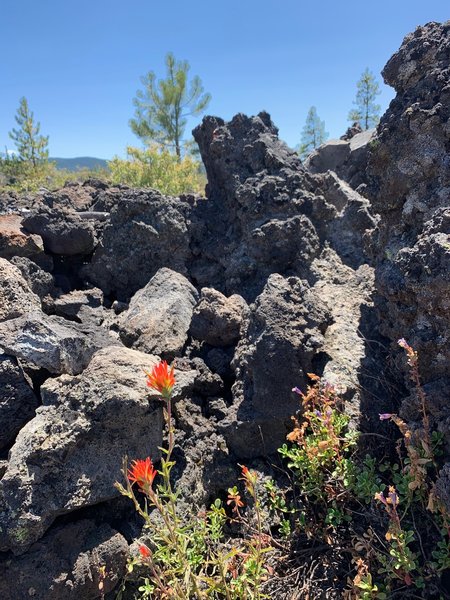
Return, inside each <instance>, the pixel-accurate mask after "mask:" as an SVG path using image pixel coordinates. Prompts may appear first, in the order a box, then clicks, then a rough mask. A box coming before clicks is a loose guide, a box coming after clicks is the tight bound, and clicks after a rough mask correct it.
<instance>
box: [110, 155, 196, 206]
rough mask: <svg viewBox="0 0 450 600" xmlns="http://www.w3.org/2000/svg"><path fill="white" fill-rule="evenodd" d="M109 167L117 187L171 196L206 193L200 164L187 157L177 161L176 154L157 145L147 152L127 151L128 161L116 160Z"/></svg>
mask: <svg viewBox="0 0 450 600" xmlns="http://www.w3.org/2000/svg"><path fill="white" fill-rule="evenodd" d="M108 166H109V168H110V170H111V180H112V182H113V183H116V184H118V183H123V184H126V185H130V186H132V187H150V188H154V189H157V190H159V191H160V192H161V193H163V194H167V195H170V196H178V195H180V194H187V193H196V192H198V193H204V190H205V184H206V179H205V176H204V175H203V174H202V173H201V165H200V163H199V162H197V161H195V160H194V159H193V158H192V157H191V156H190V155H188V154H187V155H186V156H184V157H183V158H182V159H181V160H178V158H177V156H176V155H175V154H173V153H171V152H169V151H168V150H165V149H164V148H161V147H159V146H156V145H154V146H150V147H149V148H146V149H145V150H140V149H138V148H132V147H128V148H127V159H126V160H124V159H121V158H118V157H117V156H116V157H115V158H113V160H112V161H110V162H109V163H108Z"/></svg>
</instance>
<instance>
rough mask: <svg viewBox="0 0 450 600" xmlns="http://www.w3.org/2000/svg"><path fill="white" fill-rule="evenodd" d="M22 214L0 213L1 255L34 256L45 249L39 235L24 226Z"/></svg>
mask: <svg viewBox="0 0 450 600" xmlns="http://www.w3.org/2000/svg"><path fill="white" fill-rule="evenodd" d="M22 219H23V217H22V216H20V215H14V214H12V215H0V256H1V257H2V258H12V257H13V256H33V255H35V254H40V253H41V252H43V251H44V244H43V241H42V238H41V237H40V236H39V235H34V234H30V233H27V232H26V231H25V230H24V229H23V227H22Z"/></svg>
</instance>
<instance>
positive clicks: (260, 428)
mask: <svg viewBox="0 0 450 600" xmlns="http://www.w3.org/2000/svg"><path fill="white" fill-rule="evenodd" d="M330 321H331V319H330V313H329V311H328V309H327V308H326V306H325V305H324V303H323V302H322V300H321V299H320V297H319V296H318V295H317V294H316V293H315V292H314V291H313V290H311V289H310V287H309V286H308V284H307V283H306V282H305V281H302V280H301V279H299V278H298V277H289V278H287V279H285V278H283V277H282V276H281V275H277V274H274V275H271V276H270V277H269V279H268V281H267V284H266V286H265V287H264V290H263V292H262V293H261V295H260V296H259V297H258V298H257V300H256V302H255V304H254V306H252V307H251V313H250V316H249V318H248V319H247V323H246V327H245V328H244V334H243V338H242V340H241V342H240V343H239V344H238V347H237V349H236V354H235V357H234V361H233V365H234V368H235V370H236V383H235V384H234V386H233V398H234V404H233V410H232V411H230V413H229V414H228V415H227V417H226V419H225V420H224V421H223V422H221V423H220V427H221V429H222V430H223V432H224V435H225V438H226V440H227V443H228V445H229V446H230V448H231V449H232V450H233V451H234V453H235V454H236V455H237V456H238V457H239V458H241V459H243V458H251V457H255V456H258V455H263V454H266V453H270V452H274V451H275V450H276V449H277V448H278V447H279V446H280V445H281V444H282V443H283V441H284V439H285V436H286V433H287V431H288V428H289V422H290V417H291V416H292V415H293V414H295V413H296V412H297V411H298V410H299V408H300V406H299V401H298V396H296V395H295V394H293V393H292V388H293V387H295V386H299V387H301V388H303V389H306V384H307V381H308V378H307V375H306V374H307V373H309V372H314V370H315V367H314V357H315V356H317V355H319V354H320V352H321V351H322V349H323V343H324V337H323V334H324V333H325V331H326V329H327V327H328V325H329V323H330Z"/></svg>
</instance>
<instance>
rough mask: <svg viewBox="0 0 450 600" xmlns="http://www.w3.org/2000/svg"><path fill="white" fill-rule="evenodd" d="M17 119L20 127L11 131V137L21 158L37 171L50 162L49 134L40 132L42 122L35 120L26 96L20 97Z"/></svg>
mask: <svg viewBox="0 0 450 600" xmlns="http://www.w3.org/2000/svg"><path fill="white" fill-rule="evenodd" d="M15 119H16V123H17V125H18V126H19V128H18V129H13V130H12V131H10V132H9V137H10V138H11V139H12V140H13V141H14V143H15V144H16V147H17V150H18V153H19V158H20V160H22V161H24V162H26V163H28V164H29V165H30V166H31V167H32V169H33V170H34V171H37V170H38V168H39V167H40V166H41V165H42V164H47V163H48V136H44V135H40V134H39V132H40V129H41V124H40V123H38V122H35V121H34V114H33V113H32V112H31V111H30V108H29V106H28V102H27V99H26V98H21V99H20V104H19V108H18V109H17V114H16V116H15Z"/></svg>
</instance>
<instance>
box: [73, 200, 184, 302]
mask: <svg viewBox="0 0 450 600" xmlns="http://www.w3.org/2000/svg"><path fill="white" fill-rule="evenodd" d="M190 210H191V208H190V206H189V204H187V203H185V202H182V201H181V200H180V199H178V198H168V197H164V196H162V195H161V194H160V193H159V192H157V191H155V190H130V189H126V190H123V192H121V193H120V194H118V196H117V202H116V204H115V206H114V207H113V208H112V209H111V214H110V219H109V221H108V223H107V224H106V225H105V229H104V231H103V234H102V237H101V240H100V244H99V246H98V248H97V249H96V251H95V253H94V256H93V259H92V262H91V264H90V265H87V266H86V268H85V269H84V276H85V277H86V278H87V279H88V280H89V281H90V282H91V283H93V284H94V285H96V286H97V287H99V288H100V289H101V290H103V291H104V292H105V293H106V294H109V295H114V296H116V297H117V298H118V299H119V300H127V299H129V298H130V297H131V296H132V295H133V294H134V293H135V292H137V291H138V290H139V289H141V288H142V287H144V286H145V285H146V284H147V283H148V281H149V280H150V279H151V277H153V275H155V273H156V272H157V271H158V269H160V268H161V267H168V268H170V269H172V270H174V271H177V272H178V273H181V274H186V273H187V268H186V264H187V261H188V260H189V258H190V256H191V251H190V246H189V242H190V236H189V233H188V226H189V213H190Z"/></svg>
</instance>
